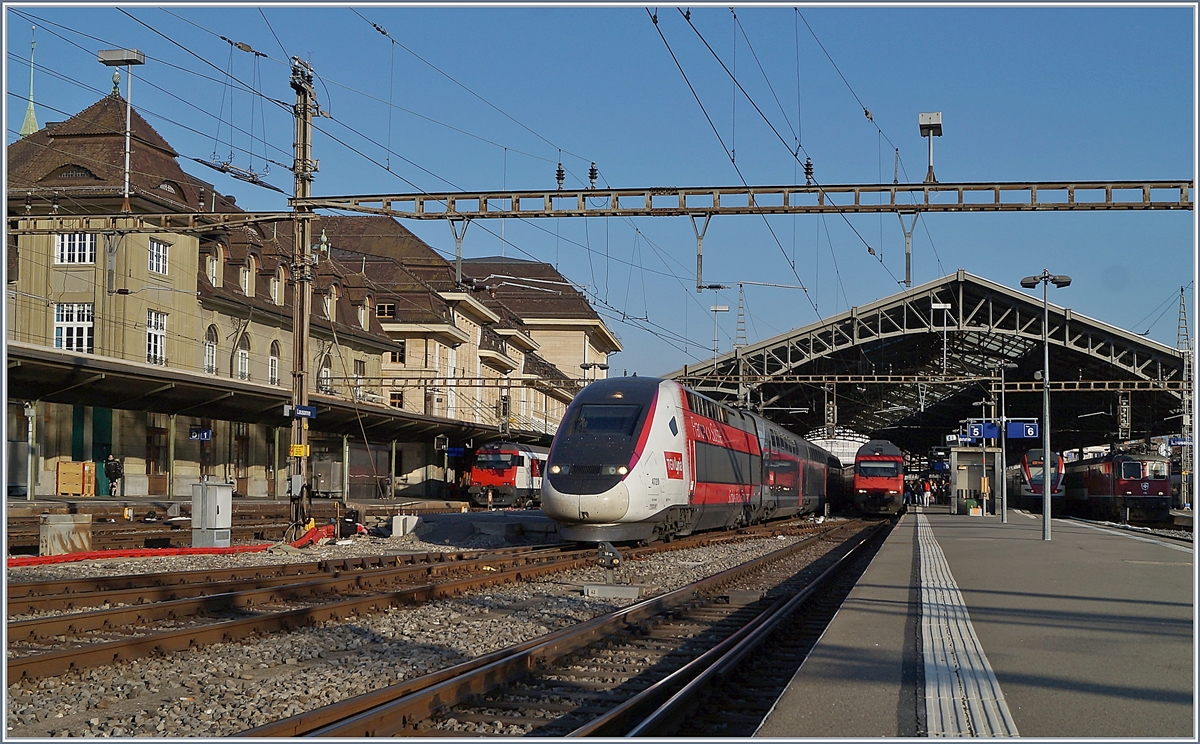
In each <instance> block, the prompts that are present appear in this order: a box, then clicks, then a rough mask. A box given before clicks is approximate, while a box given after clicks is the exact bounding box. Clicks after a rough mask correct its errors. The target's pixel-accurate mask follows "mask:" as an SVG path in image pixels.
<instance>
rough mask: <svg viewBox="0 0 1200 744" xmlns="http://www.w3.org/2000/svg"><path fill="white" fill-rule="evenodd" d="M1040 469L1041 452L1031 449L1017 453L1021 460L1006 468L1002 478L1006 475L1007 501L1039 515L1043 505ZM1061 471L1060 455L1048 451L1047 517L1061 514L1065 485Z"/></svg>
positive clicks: (1063, 470)
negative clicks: (1048, 485)
mask: <svg viewBox="0 0 1200 744" xmlns="http://www.w3.org/2000/svg"><path fill="white" fill-rule="evenodd" d="M1043 472H1044V471H1043V467H1042V451H1041V450H1040V449H1032V450H1029V451H1028V452H1026V453H1025V454H1024V455H1021V461H1020V462H1019V463H1018V464H1017V465H1015V466H1013V467H1010V468H1009V473H1008V474H1006V477H1008V498H1009V499H1010V501H1011V502H1012V503H1014V504H1016V505H1017V506H1019V507H1021V508H1022V509H1027V510H1029V511H1032V512H1037V513H1039V514H1040V513H1041V511H1042V506H1043V497H1042V478H1043ZM1065 473H1066V469H1065V468H1064V462H1063V456H1062V455H1061V454H1059V453H1058V452H1054V453H1051V456H1050V514H1051V516H1053V515H1055V514H1061V513H1062V503H1063V494H1064V493H1065V491H1066V488H1064V486H1063V477H1064V474H1065Z"/></svg>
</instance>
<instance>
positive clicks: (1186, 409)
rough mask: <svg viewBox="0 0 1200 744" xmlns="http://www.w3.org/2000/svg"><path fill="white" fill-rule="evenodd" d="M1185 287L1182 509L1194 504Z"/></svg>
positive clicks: (1181, 290) (1189, 341)
mask: <svg viewBox="0 0 1200 744" xmlns="http://www.w3.org/2000/svg"><path fill="white" fill-rule="evenodd" d="M1185 289H1186V288H1185V287H1180V288H1179V336H1178V343H1177V347H1178V348H1179V355H1180V356H1181V357H1183V383H1184V386H1183V394H1182V396H1181V397H1182V400H1183V411H1182V413H1183V424H1182V426H1181V427H1180V434H1181V436H1182V437H1183V442H1184V444H1183V447H1182V448H1181V450H1180V457H1179V500H1178V502H1177V503H1176V504H1175V506H1177V507H1182V506H1183V505H1184V504H1190V503H1192V499H1191V494H1192V456H1193V455H1192V339H1191V334H1190V333H1189V332H1188V319H1187V294H1186V293H1185V291H1184V290H1185Z"/></svg>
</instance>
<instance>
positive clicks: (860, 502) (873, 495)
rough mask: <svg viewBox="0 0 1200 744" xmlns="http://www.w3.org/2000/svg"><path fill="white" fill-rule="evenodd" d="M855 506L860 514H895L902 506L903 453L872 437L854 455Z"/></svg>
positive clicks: (889, 444) (853, 487) (895, 447)
mask: <svg viewBox="0 0 1200 744" xmlns="http://www.w3.org/2000/svg"><path fill="white" fill-rule="evenodd" d="M852 489H853V490H852V491H851V493H852V494H853V496H854V505H855V506H856V507H858V510H859V511H860V512H862V513H863V514H896V513H898V512H899V511H900V510H901V509H902V508H904V454H903V453H902V452H901V451H900V448H899V447H897V446H896V445H894V444H892V443H891V442H889V441H887V440H884V439H872V440H871V441H869V442H867V443H866V444H864V445H863V446H861V447H859V448H858V452H857V453H856V454H855V455H854V484H853V486H852Z"/></svg>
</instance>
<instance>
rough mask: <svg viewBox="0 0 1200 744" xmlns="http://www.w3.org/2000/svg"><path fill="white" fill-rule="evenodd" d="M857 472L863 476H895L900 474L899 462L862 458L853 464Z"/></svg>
mask: <svg viewBox="0 0 1200 744" xmlns="http://www.w3.org/2000/svg"><path fill="white" fill-rule="evenodd" d="M855 467H857V468H858V474H859V475H861V476H863V477H865V478H895V477H896V476H897V475H899V474H900V463H898V462H882V461H874V460H863V461H862V462H860V463H858V464H857V465H855Z"/></svg>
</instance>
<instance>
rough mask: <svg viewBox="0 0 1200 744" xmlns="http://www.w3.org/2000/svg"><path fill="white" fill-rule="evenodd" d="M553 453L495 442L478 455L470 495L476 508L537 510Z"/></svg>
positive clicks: (537, 448) (481, 450) (531, 447)
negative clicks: (550, 454)
mask: <svg viewBox="0 0 1200 744" xmlns="http://www.w3.org/2000/svg"><path fill="white" fill-rule="evenodd" d="M549 452H550V450H549V449H547V448H545V447H537V446H534V445H530V444H518V443H516V442H492V443H490V444H485V445H484V446H482V447H480V448H479V449H478V450H477V451H476V452H475V465H474V466H473V467H472V468H471V483H470V485H469V486H467V494H468V496H469V497H470V499H471V503H472V504H474V505H475V506H486V507H494V506H516V507H524V506H536V505H537V503H538V501H540V500H541V497H542V479H543V477H544V476H545V471H546V457H547V455H548V454H549Z"/></svg>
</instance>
